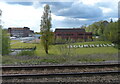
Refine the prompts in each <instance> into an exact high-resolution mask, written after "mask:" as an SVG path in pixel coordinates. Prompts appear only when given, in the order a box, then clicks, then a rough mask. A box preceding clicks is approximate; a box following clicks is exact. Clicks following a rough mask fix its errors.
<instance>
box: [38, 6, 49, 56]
mask: <svg viewBox="0 0 120 84" xmlns="http://www.w3.org/2000/svg"><path fill="white" fill-rule="evenodd" d="M50 28H51V10H50V6H49V5H45V7H44V12H43V15H42V17H41V25H40V30H41V34H42V37H41V43H42V45H43V46H44V49H45V52H46V54H48V49H49V45H50V41H51V38H50V37H51V31H50Z"/></svg>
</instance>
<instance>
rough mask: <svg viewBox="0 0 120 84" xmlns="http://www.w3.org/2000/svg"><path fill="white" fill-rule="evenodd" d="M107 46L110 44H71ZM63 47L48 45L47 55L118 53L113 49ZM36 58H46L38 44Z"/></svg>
mask: <svg viewBox="0 0 120 84" xmlns="http://www.w3.org/2000/svg"><path fill="white" fill-rule="evenodd" d="M103 43H104V44H107V43H110V42H99V41H97V42H84V43H73V44H72V45H83V44H103ZM66 46H68V45H66V44H64V45H50V48H49V55H56V56H57V55H67V54H68V55H72V56H74V55H89V54H115V53H118V49H116V48H114V47H94V48H71V49H68V48H66ZM35 52H36V55H37V56H46V54H45V51H44V48H43V47H42V46H41V45H40V44H39V45H37V49H36V51H35Z"/></svg>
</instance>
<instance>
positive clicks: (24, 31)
mask: <svg viewBox="0 0 120 84" xmlns="http://www.w3.org/2000/svg"><path fill="white" fill-rule="evenodd" d="M8 33H10V36H11V37H28V36H33V34H34V31H32V30H30V28H28V27H23V28H18V27H9V28H8Z"/></svg>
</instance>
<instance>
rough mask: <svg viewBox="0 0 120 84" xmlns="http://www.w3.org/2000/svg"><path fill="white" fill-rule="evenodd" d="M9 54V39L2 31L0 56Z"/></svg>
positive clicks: (4, 31) (5, 32)
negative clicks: (0, 53) (0, 54)
mask: <svg viewBox="0 0 120 84" xmlns="http://www.w3.org/2000/svg"><path fill="white" fill-rule="evenodd" d="M9 52H10V39H9V35H8V33H7V31H6V30H2V55H6V54H9Z"/></svg>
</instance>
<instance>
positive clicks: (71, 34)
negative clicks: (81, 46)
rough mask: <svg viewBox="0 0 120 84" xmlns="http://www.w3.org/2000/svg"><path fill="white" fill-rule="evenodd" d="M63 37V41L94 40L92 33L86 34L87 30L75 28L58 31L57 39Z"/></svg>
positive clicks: (56, 31) (56, 32) (56, 33)
mask: <svg viewBox="0 0 120 84" xmlns="http://www.w3.org/2000/svg"><path fill="white" fill-rule="evenodd" d="M57 37H61V38H62V39H69V38H70V39H74V40H77V39H84V40H87V39H92V32H86V31H85V29H80V28H73V29H67V28H66V29H56V30H55V38H57Z"/></svg>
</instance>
